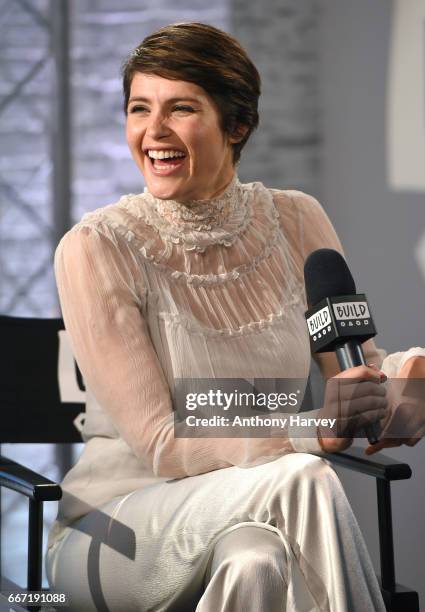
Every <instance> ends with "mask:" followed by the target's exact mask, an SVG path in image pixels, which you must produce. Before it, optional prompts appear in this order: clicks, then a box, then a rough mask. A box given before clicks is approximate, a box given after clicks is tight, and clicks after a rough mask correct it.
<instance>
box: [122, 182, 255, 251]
mask: <svg viewBox="0 0 425 612" xmlns="http://www.w3.org/2000/svg"><path fill="white" fill-rule="evenodd" d="M249 203H250V198H249V190H247V189H244V186H243V185H242V184H241V183H240V182H239V179H238V177H237V176H236V175H234V177H233V179H232V181H231V182H230V184H229V185H228V187H227V188H226V190H225V191H224V193H222V194H221V195H219V196H217V197H216V198H212V199H211V200H191V201H189V202H185V203H182V202H177V201H175V200H161V199H159V198H155V197H154V196H153V195H152V194H151V193H149V191H145V193H144V194H139V195H135V194H129V195H126V196H123V197H122V198H121V200H120V202H119V204H120V206H122V207H123V208H125V209H126V210H127V211H128V212H129V213H130V214H131V215H133V216H134V217H136V218H137V219H142V220H143V221H144V222H145V223H146V224H147V225H149V226H151V227H152V228H153V229H154V230H155V231H157V232H158V233H159V235H160V236H161V238H162V239H163V240H164V241H166V242H172V243H173V244H179V245H182V247H183V248H184V249H185V250H186V251H196V252H198V253H203V252H204V251H205V249H206V248H207V247H208V246H210V245H213V244H220V245H222V246H225V247H229V246H232V244H233V243H234V242H235V240H236V239H237V238H238V236H239V235H240V234H241V233H242V232H243V231H244V230H245V229H246V227H247V225H248V224H249V222H250V219H251V208H250V206H249Z"/></svg>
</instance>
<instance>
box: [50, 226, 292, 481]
mask: <svg viewBox="0 0 425 612" xmlns="http://www.w3.org/2000/svg"><path fill="white" fill-rule="evenodd" d="M108 232H109V233H108ZM136 266H137V263H136V262H135V261H134V259H133V257H132V254H131V253H130V251H129V249H128V247H127V245H124V244H122V245H121V244H117V239H116V237H115V236H114V234H113V232H112V231H111V230H109V228H103V229H102V231H98V229H95V228H93V227H87V226H83V227H79V226H76V227H75V228H73V230H71V231H70V232H68V233H67V234H66V235H65V236H64V238H63V239H62V241H61V242H60V244H59V246H58V248H57V251H56V255H55V272H56V279H57V286H58V291H59V296H60V302H61V306H62V314H63V318H64V321H65V327H66V329H67V331H68V333H69V336H70V340H71V344H72V347H73V351H74V355H75V358H76V360H77V362H78V365H79V367H80V369H81V372H82V374H83V376H84V379H85V381H86V384H87V386H88V387H89V388H90V390H91V391H92V392H93V394H94V396H95V397H96V399H97V401H98V402H99V404H100V405H101V406H102V407H103V408H104V410H105V411H106V413H107V414H108V415H109V417H110V418H111V420H112V422H113V424H114V425H115V427H116V429H117V431H118V432H119V434H120V435H121V437H122V438H123V439H124V440H125V441H126V442H127V444H128V445H129V446H130V448H131V449H132V451H133V452H134V454H135V455H136V456H137V457H139V458H140V459H142V460H143V461H145V462H147V463H148V464H149V465H150V466H151V468H152V470H153V472H154V473H155V474H156V475H159V476H170V477H183V476H188V475H195V474H201V473H203V472H209V471H212V470H216V469H219V468H224V467H229V466H231V465H239V466H242V467H248V466H250V465H255V464H256V463H261V462H264V461H270V460H272V459H273V458H276V457H279V456H281V455H283V454H284V453H285V452H292V451H293V447H292V446H291V443H290V441H289V439H288V438H287V436H286V437H285V435H284V436H283V437H275V438H249V437H247V438H232V439H228V438H227V439H226V438H223V439H220V438H175V437H174V414H173V406H172V399H171V396H170V392H169V388H168V385H167V381H166V379H165V376H164V373H163V371H162V367H161V364H160V362H159V360H158V357H157V354H156V352H155V349H154V346H153V344H152V342H151V339H150V335H149V330H148V327H147V324H146V321H145V319H144V317H143V315H142V301H141V298H140V295H141V294H142V290H143V289H144V288H142V287H140V286H139V287H136V285H135V281H134V278H135V276H136V275H135V274H134V271H135V267H136ZM137 276H138V275H137ZM282 433H283V432H282Z"/></svg>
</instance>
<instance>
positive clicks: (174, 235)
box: [78, 176, 287, 286]
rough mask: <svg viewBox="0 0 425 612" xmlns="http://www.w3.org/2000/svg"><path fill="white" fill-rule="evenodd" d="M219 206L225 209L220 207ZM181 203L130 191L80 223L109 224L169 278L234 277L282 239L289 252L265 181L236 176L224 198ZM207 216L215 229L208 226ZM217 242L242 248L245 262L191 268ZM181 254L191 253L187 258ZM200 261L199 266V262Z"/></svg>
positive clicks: (212, 280) (201, 282)
mask: <svg viewBox="0 0 425 612" xmlns="http://www.w3.org/2000/svg"><path fill="white" fill-rule="evenodd" d="M201 202H203V203H202V205H201ZM163 205H164V206H165V207H166V209H167V213H169V214H170V215H176V222H175V224H174V222H172V221H170V216H169V215H168V214H167V217H164V216H162V215H161V214H160V213H159V212H158V210H160V211H162V208H161V207H162V206H163ZM217 205H218V207H219V210H220V212H215V208H214V207H216V206H217ZM182 206H183V205H182V204H181V203H176V202H172V201H171V200H163V201H156V199H155V198H152V196H151V195H150V194H147V193H144V194H139V195H132V194H130V195H127V196H123V197H122V198H121V199H120V201H119V202H118V203H117V204H112V205H109V206H105V207H103V208H100V209H97V210H95V211H92V212H90V213H87V214H85V215H84V216H83V218H82V219H81V221H80V223H79V224H78V226H79V227H81V226H83V225H88V226H90V225H91V226H93V224H96V225H99V224H103V225H106V226H107V227H109V229H110V230H112V231H113V233H115V234H116V235H117V236H120V237H122V238H123V239H124V240H125V241H126V242H127V243H128V244H129V246H130V248H131V250H132V251H133V252H135V251H137V252H138V253H139V254H140V255H141V256H142V257H143V259H145V260H147V261H149V262H150V263H151V264H152V265H153V266H154V267H155V268H156V270H157V271H158V272H160V273H163V274H165V275H166V276H167V277H169V278H170V280H173V281H179V282H183V283H187V284H190V285H192V286H208V285H216V284H222V283H227V282H232V281H235V280H236V279H238V278H240V277H242V276H243V275H246V274H249V273H251V272H253V271H254V270H255V269H256V268H258V266H259V265H261V264H262V262H264V261H265V260H267V258H269V257H270V255H271V254H272V252H273V250H274V249H275V248H276V247H277V246H278V245H279V243H281V246H282V249H281V250H282V252H283V253H285V252H287V245H286V239H285V237H284V235H283V234H282V232H281V227H280V223H279V220H280V217H279V212H278V210H277V208H276V206H275V204H274V201H273V197H272V194H271V193H270V191H269V190H267V189H266V188H265V187H264V186H263V185H262V184H261V183H248V184H241V183H240V182H239V180H238V179H237V177H236V176H235V177H234V179H233V180H232V183H231V184H230V185H229V187H228V188H227V189H226V192H225V193H224V194H223V195H222V196H220V197H219V198H215V199H213V200H206V201H197V202H195V203H192V208H190V209H189V208H187V209H186V208H184V209H182ZM202 206H205V209H202ZM158 207H159V209H158ZM190 211H192V213H193V214H191V212H190ZM186 217H187V218H186ZM201 217H202V219H203V220H201ZM206 219H208V225H209V226H210V227H211V229H210V230H207V229H206V225H207V223H206V222H205V223H204V221H205V220H206ZM236 242H237V244H236ZM218 245H224V246H226V247H231V246H232V247H233V248H235V249H237V251H238V252H239V254H240V261H239V262H237V263H236V264H233V265H232V267H227V265H224V264H223V262H221V263H222V265H221V266H219V267H221V268H224V270H223V271H221V270H219V269H216V270H211V271H210V270H208V273H205V274H203V273H196V272H197V270H193V271H192V270H191V268H192V267H193V266H195V264H196V262H195V261H194V259H193V258H196V257H198V256H199V255H198V253H203V252H204V251H205V250H206V249H207V247H209V248H214V247H215V246H217V247H218ZM226 251H227V249H226ZM182 253H186V255H185V257H184V258H183V259H181V257H180V255H181V254H182ZM179 261H180V263H176V262H179ZM205 261H207V260H205ZM208 261H209V260H208ZM197 263H198V265H199V261H198V262H197ZM285 268H286V266H285ZM200 271H201V270H200Z"/></svg>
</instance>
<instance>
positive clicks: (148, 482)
mask: <svg viewBox="0 0 425 612" xmlns="http://www.w3.org/2000/svg"><path fill="white" fill-rule="evenodd" d="M123 76H124V96H125V113H126V130H127V141H128V144H129V147H130V150H131V153H132V156H133V158H134V161H135V163H136V164H137V167H138V168H139V170H140V172H141V173H142V175H143V177H144V180H145V183H146V185H147V188H146V190H145V192H144V193H141V194H138V195H126V196H124V197H122V198H121V199H120V201H119V202H117V203H114V204H111V205H109V206H105V207H103V208H99V209H98V210H95V211H94V212H90V213H88V214H86V215H84V217H83V218H82V220H81V221H80V222H79V223H78V224H77V225H75V226H74V227H73V228H72V229H71V230H70V231H69V232H68V233H67V234H66V235H65V236H64V237H63V239H62V241H61V242H60V244H59V246H58V248H57V251H56V257H55V270H56V277H57V283H58V290H59V295H60V300H61V305H62V311H63V317H64V320H65V325H66V329H67V330H68V333H69V336H70V339H71V342H72V346H73V350H74V354H75V357H76V359H77V362H78V364H79V367H80V369H81V371H82V373H83V375H84V378H85V381H86V386H87V418H86V422H85V425H84V430H83V434H84V440H85V442H86V444H85V448H84V451H83V453H82V455H81V457H80V459H79V460H78V462H77V464H76V466H75V467H74V468H73V469H72V470H71V471H70V472H69V473H68V474H67V476H66V477H65V480H64V482H63V489H64V497H63V500H62V502H61V504H60V508H59V514H58V518H57V521H56V523H55V524H54V526H53V528H52V530H51V532H50V538H49V549H48V554H47V571H48V577H49V582H50V584H51V586H52V587H54V588H55V589H56V590H59V591H62V592H65V593H67V595H68V598H69V601H70V608H71V609H72V610H78V611H80V612H81V611H86V610H87V611H89V610H111V611H115V610H116V611H121V610H122V611H125V612H131V611H133V610H134V611H135V610H142V611H148V610H149V611H153V610H155V611H165V610H171V611H181V612H190V611H191V610H193V611H194V610H195V609H196V611H197V612H233V611H235V612H237V611H244V612H259V611H264V612H281V611H283V610H293V611H295V610H297V611H307V610H310V611H311V610H317V611H319V610H320V611H327V610H328V611H332V612H344V611H359V612H360V611H361V612H367V611H370V612H372V611H373V612H377V611H380V610H382V611H384V610H385V607H384V604H383V601H382V598H381V594H380V590H379V587H378V584H377V581H376V578H375V575H374V571H373V567H372V564H371V561H370V559H369V556H368V552H367V550H366V547H365V544H364V542H363V538H362V536H361V533H360V531H359V528H358V525H357V523H356V520H355V518H354V516H353V513H352V511H351V509H350V506H349V504H348V502H347V499H346V497H345V494H344V492H343V490H342V487H341V484H340V482H339V480H338V478H337V476H336V475H335V473H334V472H333V470H332V469H331V468H330V467H329V465H328V463H327V462H326V461H325V460H324V459H321V458H319V457H317V456H314V455H312V454H309V452H319V453H320V452H321V451H323V450H324V451H334V450H340V449H342V448H346V447H347V446H349V445H350V443H351V441H352V440H351V437H350V436H348V435H347V436H345V437H342V438H337V439H336V440H335V439H333V440H332V439H328V438H320V436H319V437H318V435H317V432H316V431H315V430H314V431H313V432H311V435H310V434H308V432H307V433H306V436H305V437H304V438H299V437H296V436H295V435H294V434H293V432H291V430H290V429H284V430H283V431H282V433H281V434H280V435H279V436H273V437H265V438H253V437H245V438H231V439H220V438H207V437H204V438H184V437H177V436H175V435H174V434H175V431H174V419H173V408H175V405H174V401H175V391H176V389H175V381H176V379H178V378H180V379H181V378H206V379H216V378H229V377H232V378H244V379H246V378H248V379H251V378H283V377H284V378H298V379H306V378H307V376H308V371H309V367H310V351H309V344H308V338H307V333H306V329H305V319H304V311H305V308H306V304H305V295H304V288H303V264H304V261H305V259H306V257H307V256H308V255H309V253H310V252H311V251H313V250H315V249H317V248H321V247H330V248H335V249H337V250H339V251H341V245H340V243H339V240H338V238H337V236H336V234H335V231H334V229H333V227H332V225H331V223H330V222H329V220H328V218H327V216H326V214H325V212H324V211H323V209H322V207H321V206H320V204H319V203H318V202H317V201H316V200H315V199H314V198H312V197H310V196H308V195H305V194H303V193H301V192H298V191H281V190H276V189H268V188H266V187H265V186H264V185H262V184H261V183H258V182H254V183H248V184H241V183H240V182H239V180H238V177H237V174H236V164H237V162H238V160H239V157H240V154H241V151H242V148H243V146H244V144H245V143H246V142H247V140H248V138H249V136H250V134H251V133H252V131H253V130H254V129H255V127H256V126H257V123H258V113H257V103H258V97H259V94H260V79H259V76H258V73H257V70H256V69H255V67H254V65H253V64H252V62H251V61H250V60H249V58H248V57H247V55H246V53H245V51H244V50H243V49H242V48H241V46H240V45H239V43H238V42H237V41H236V40H235V39H234V38H232V37H231V36H229V35H228V34H226V33H224V32H222V31H220V30H218V29H216V28H213V27H211V26H208V25H204V24H199V23H180V24H175V25H171V26H168V27H165V28H163V29H161V30H159V31H158V32H155V33H153V34H152V35H150V36H148V37H147V38H146V39H145V40H144V41H143V42H142V43H141V44H140V46H139V47H138V48H137V49H136V50H135V51H134V52H133V53H132V55H131V56H130V58H129V59H128V61H127V62H126V64H125V66H124V69H123ZM365 350H366V352H367V359H368V363H369V362H374V363H375V364H378V365H381V363H382V357H383V355H382V353H380V352H379V351H377V349H376V348H375V345H374V344H373V342H371V341H370V342H368V343H366V345H365ZM412 354H413V353H409V354H407V355H402V356H401V357H400V358H399V365H402V364H401V362H400V360H404V361H406V359H407V358H408V357H410V356H412ZM404 361H403V363H404ZM319 365H320V367H321V370H322V372H323V374H324V375H325V376H326V377H327V378H329V377H334V376H337V373H338V368H337V365H336V362H335V361H334V358H333V357H331V356H323V357H321V358H320V362H319ZM393 365H394V360H393ZM348 372H349V374H348V375H350V376H352V377H356V378H357V379H358V380H369V381H373V382H379V380H380V379H381V374H380V372H379V370H378V368H376V367H361V368H355V369H352V370H350V371H348ZM344 375H345V374H338V376H340V377H343V376H344ZM370 387H371V388H372V390H371V391H370V395H371V399H372V400H373V401H374V403H373V406H374V409H373V410H370V405H369V407H368V414H367V418H368V419H370V420H372V421H373V420H378V419H380V418H382V417H383V415H384V414H385V406H386V400H385V397H384V396H383V395H382V392H381V391H380V388H381V387H380V385H378V384H375V385H370ZM365 418H366V417H365ZM358 425H359V427H360V426H362V425H364V422H361V420H358Z"/></svg>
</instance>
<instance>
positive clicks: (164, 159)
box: [146, 149, 186, 174]
mask: <svg viewBox="0 0 425 612" xmlns="http://www.w3.org/2000/svg"><path fill="white" fill-rule="evenodd" d="M146 155H147V157H148V159H149V162H150V164H151V168H152V169H153V170H154V171H155V173H156V174H158V173H159V174H170V173H171V172H174V171H176V170H177V169H178V168H180V167H181V166H183V164H184V161H185V159H186V153H184V152H183V151H178V150H175V149H168V150H161V151H157V150H152V149H148V150H147V151H146Z"/></svg>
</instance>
